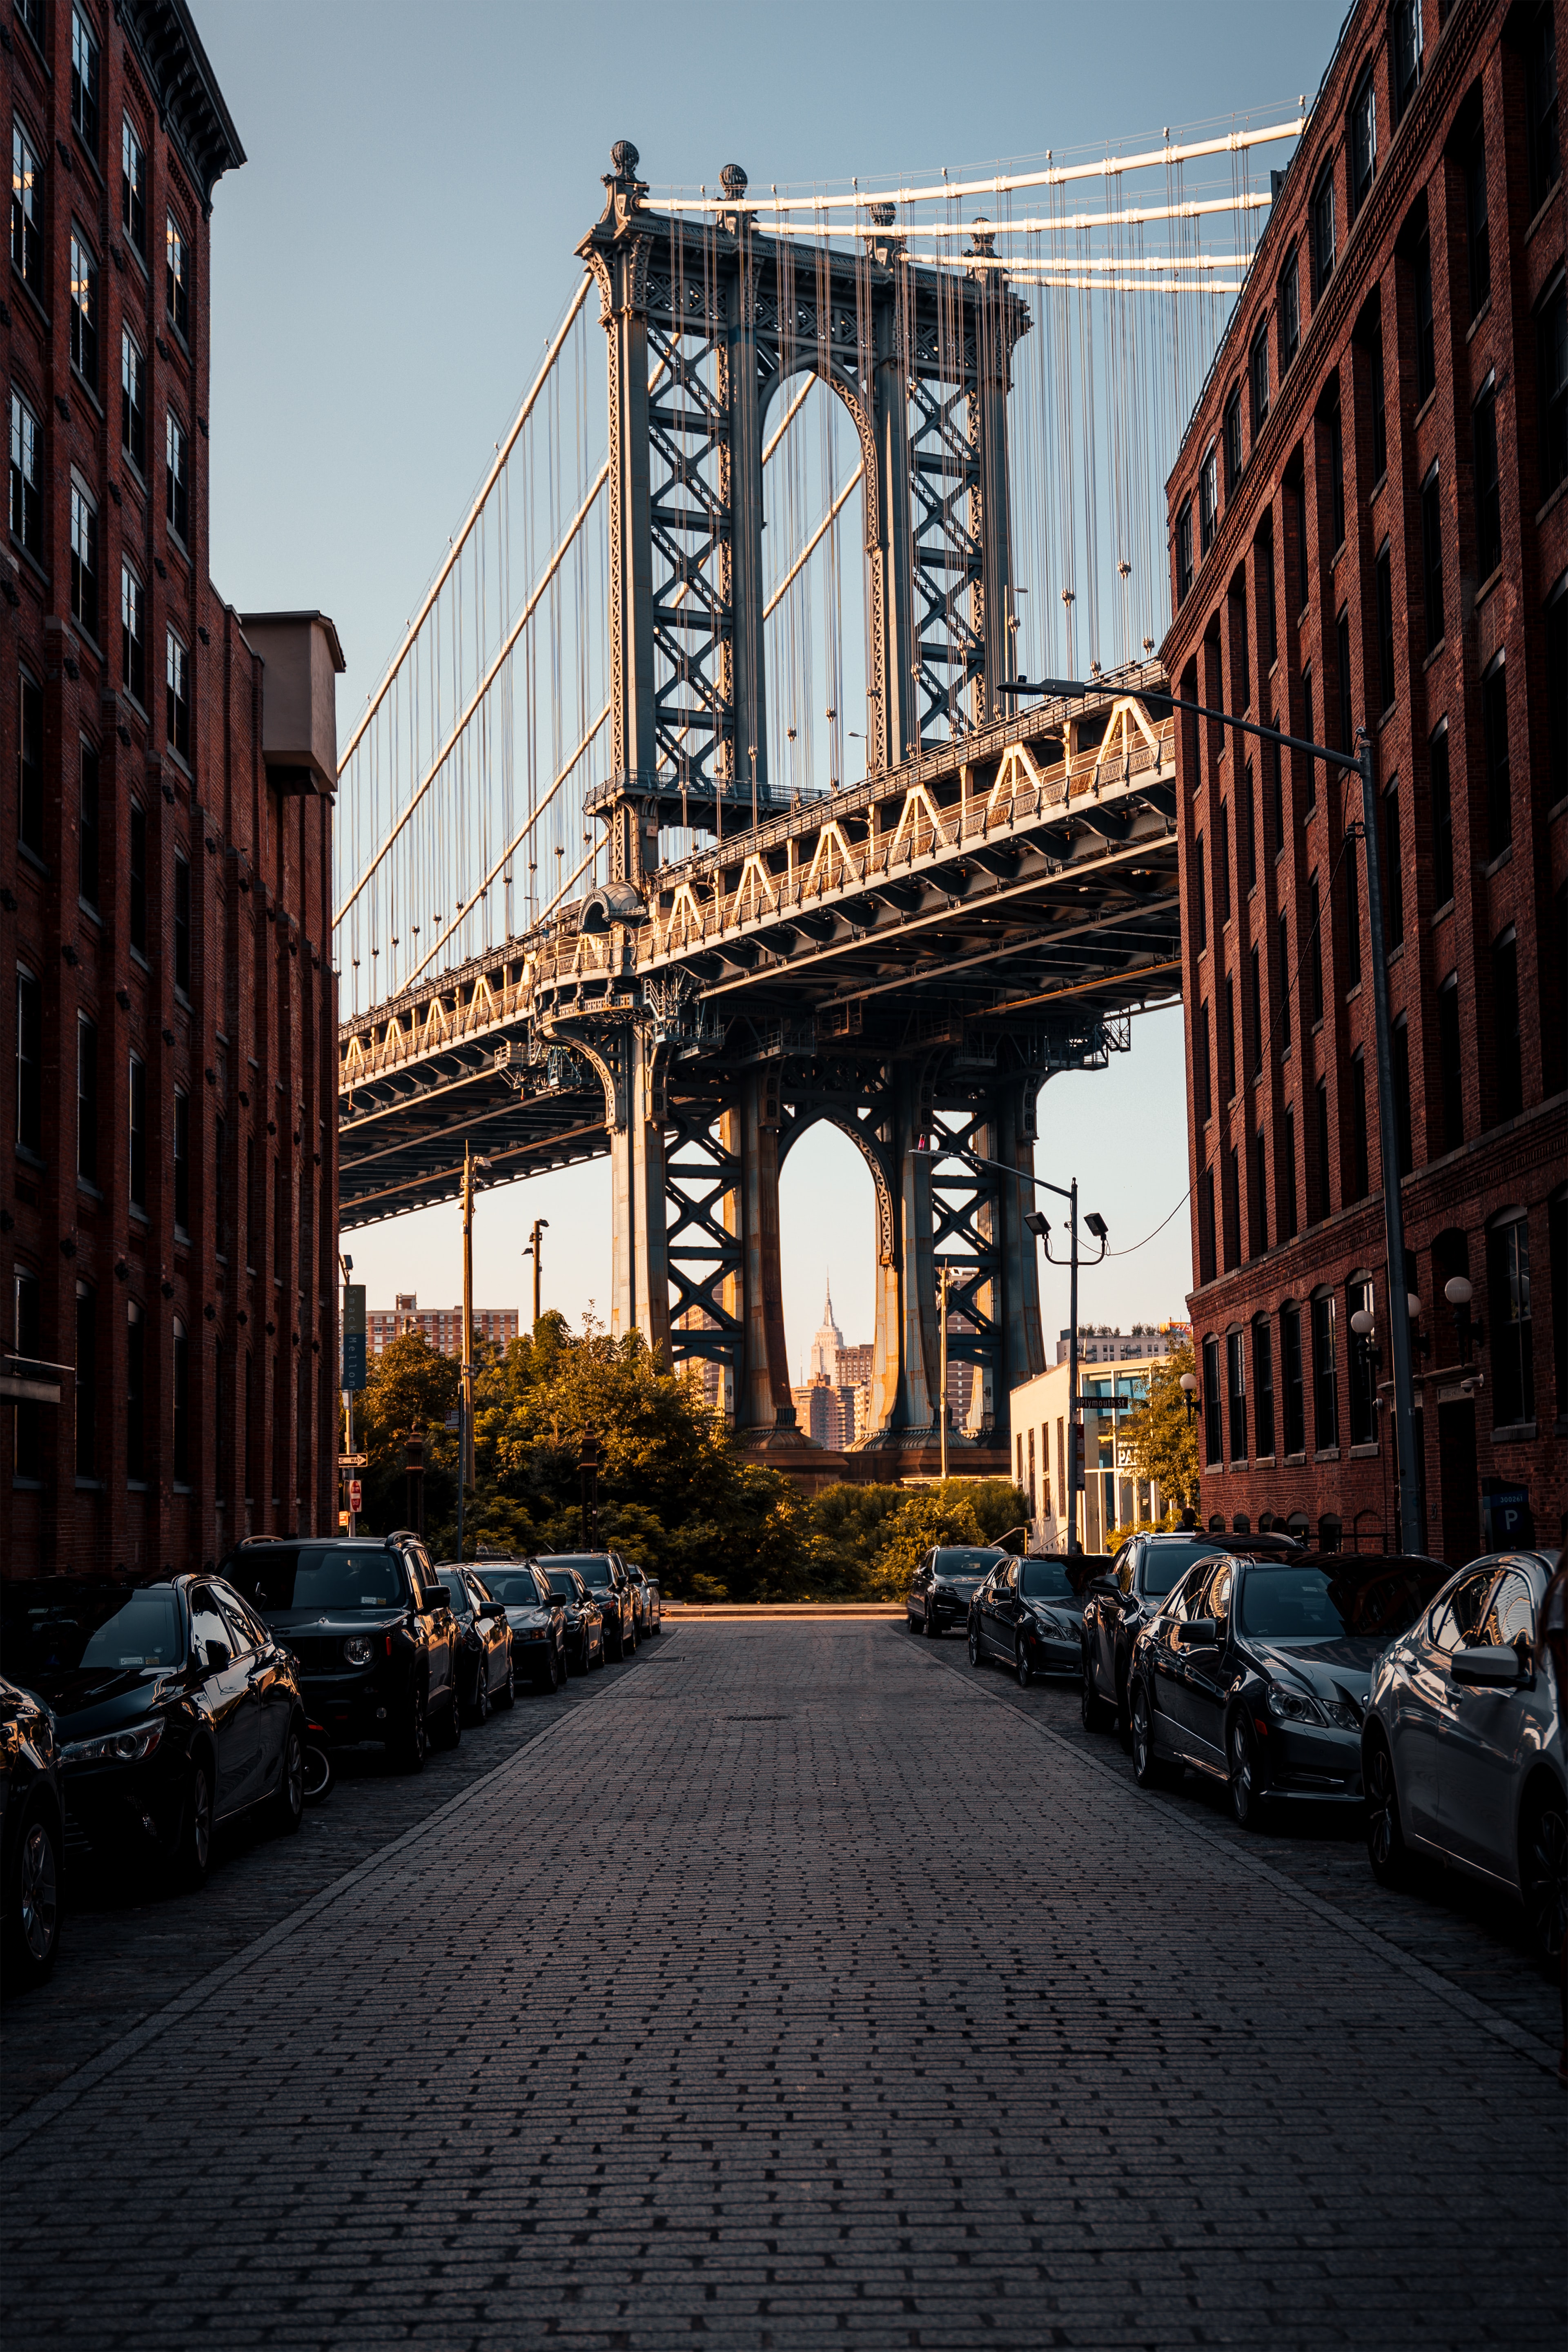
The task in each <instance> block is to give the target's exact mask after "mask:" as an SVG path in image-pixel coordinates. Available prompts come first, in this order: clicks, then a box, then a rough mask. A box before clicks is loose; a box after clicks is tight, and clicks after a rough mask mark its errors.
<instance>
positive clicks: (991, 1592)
mask: <svg viewBox="0 0 1568 2352" xmlns="http://www.w3.org/2000/svg"><path fill="white" fill-rule="evenodd" d="M1082 1619H1083V1596H1082V1593H1081V1591H1080V1590H1079V1589H1078V1586H1077V1584H1076V1583H1075V1580H1074V1577H1073V1574H1072V1571H1071V1567H1070V1566H1069V1563H1068V1561H1067V1560H1066V1559H1043V1558H1036V1559H999V1560H998V1561H997V1563H996V1565H995V1567H994V1569H993V1570H991V1573H990V1575H989V1576H987V1577H986V1578H985V1579H984V1582H982V1583H981V1584H980V1585H978V1586H977V1587H976V1589H975V1592H974V1596H973V1600H972V1601H970V1604H969V1663H970V1664H971V1665H973V1666H978V1665H983V1664H984V1663H985V1661H986V1660H987V1659H989V1658H1000V1659H1001V1660H1002V1662H1003V1663H1004V1664H1005V1665H1009V1666H1011V1667H1012V1669H1013V1671H1014V1673H1015V1674H1016V1675H1017V1677H1018V1680H1019V1682H1020V1683H1021V1684H1022V1685H1024V1686H1025V1687H1026V1688H1027V1686H1028V1685H1029V1684H1030V1683H1032V1682H1033V1681H1034V1679H1035V1676H1036V1675H1038V1674H1058V1675H1061V1674H1068V1675H1076V1674H1077V1673H1078V1672H1079V1666H1080V1664H1081V1662H1082V1657H1083V1645H1082V1642H1081V1640H1080V1638H1079V1627H1080V1625H1081V1622H1082Z"/></svg>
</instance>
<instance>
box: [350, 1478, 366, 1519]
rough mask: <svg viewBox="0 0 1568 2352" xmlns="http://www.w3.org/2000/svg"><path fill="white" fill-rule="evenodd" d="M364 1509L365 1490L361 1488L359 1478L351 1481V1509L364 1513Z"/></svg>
mask: <svg viewBox="0 0 1568 2352" xmlns="http://www.w3.org/2000/svg"><path fill="white" fill-rule="evenodd" d="M363 1508H364V1490H363V1487H362V1486H361V1485H360V1482H359V1480H358V1479H357V1478H351V1479H350V1480H349V1509H350V1510H351V1511H363Z"/></svg>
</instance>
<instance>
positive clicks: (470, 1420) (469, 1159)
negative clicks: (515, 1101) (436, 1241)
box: [458, 1143, 490, 1486]
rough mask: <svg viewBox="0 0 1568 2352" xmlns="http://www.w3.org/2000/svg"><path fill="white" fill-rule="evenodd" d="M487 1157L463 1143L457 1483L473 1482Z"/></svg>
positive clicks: (466, 1483)
mask: <svg viewBox="0 0 1568 2352" xmlns="http://www.w3.org/2000/svg"><path fill="white" fill-rule="evenodd" d="M489 1164H490V1163H489V1160H478V1159H476V1158H475V1156H474V1153H473V1150H472V1149H471V1147H470V1146H469V1145H468V1143H465V1144H464V1146H463V1361H462V1368H461V1369H462V1381H463V1426H462V1431H461V1433H460V1435H459V1438H458V1485H459V1486H472V1485H473V1483H474V1193H475V1191H476V1190H477V1179H478V1177H479V1171H480V1170H481V1169H484V1168H488V1167H489Z"/></svg>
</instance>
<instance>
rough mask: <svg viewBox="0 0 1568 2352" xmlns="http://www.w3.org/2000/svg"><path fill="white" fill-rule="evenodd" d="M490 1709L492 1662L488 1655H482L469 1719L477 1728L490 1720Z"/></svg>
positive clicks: (476, 1675) (475, 1677) (475, 1676)
mask: <svg viewBox="0 0 1568 2352" xmlns="http://www.w3.org/2000/svg"><path fill="white" fill-rule="evenodd" d="M489 1711H490V1662H489V1658H488V1657H485V1656H482V1655H481V1657H480V1659H479V1665H478V1667H477V1668H476V1670H475V1674H474V1704H473V1707H472V1709H471V1711H470V1714H469V1717H468V1719H469V1721H470V1722H471V1723H472V1724H473V1725H474V1726H475V1727H476V1728H477V1727H479V1725H480V1724H481V1723H484V1722H486V1721H487V1720H488V1718H489Z"/></svg>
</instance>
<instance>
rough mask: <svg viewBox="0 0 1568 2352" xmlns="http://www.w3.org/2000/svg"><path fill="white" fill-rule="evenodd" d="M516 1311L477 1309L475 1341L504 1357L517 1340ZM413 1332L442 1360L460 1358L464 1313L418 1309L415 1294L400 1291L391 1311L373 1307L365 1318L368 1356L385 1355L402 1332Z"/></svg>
mask: <svg viewBox="0 0 1568 2352" xmlns="http://www.w3.org/2000/svg"><path fill="white" fill-rule="evenodd" d="M517 1314H518V1310H517V1308H516V1307H475V1309H474V1338H475V1339H476V1340H479V1341H482V1342H483V1343H484V1344H485V1345H486V1346H487V1347H490V1348H493V1349H495V1351H496V1353H497V1355H500V1356H504V1355H505V1353H506V1351H507V1349H509V1348H510V1345H511V1343H512V1341H513V1340H514V1339H516V1337H517ZM407 1331H416V1332H417V1333H418V1335H419V1337H420V1338H421V1339H423V1340H424V1342H425V1344H426V1347H427V1348H434V1349H437V1351H438V1352H439V1353H440V1354H441V1355H443V1356H458V1357H460V1356H461V1355H462V1352H463V1309H462V1306H461V1303H460V1302H459V1304H458V1306H456V1307H421V1306H420V1304H419V1299H418V1297H417V1294H416V1292H414V1291H412V1290H400V1291H399V1292H398V1293H397V1303H396V1305H395V1306H394V1307H372V1308H371V1310H370V1312H369V1314H368V1315H367V1316H366V1317H365V1336H366V1339H367V1341H368V1349H367V1352H368V1353H369V1355H370V1356H371V1357H372V1358H373V1359H374V1357H376V1356H380V1355H384V1353H385V1351H386V1349H387V1348H388V1347H389V1346H390V1345H391V1343H392V1341H393V1340H394V1339H402V1337H403V1335H404V1334H405V1332H407Z"/></svg>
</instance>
